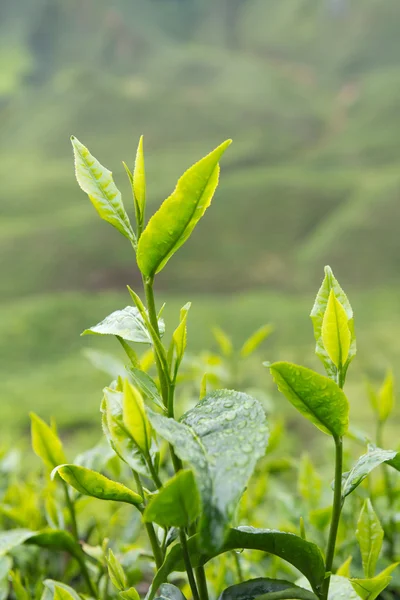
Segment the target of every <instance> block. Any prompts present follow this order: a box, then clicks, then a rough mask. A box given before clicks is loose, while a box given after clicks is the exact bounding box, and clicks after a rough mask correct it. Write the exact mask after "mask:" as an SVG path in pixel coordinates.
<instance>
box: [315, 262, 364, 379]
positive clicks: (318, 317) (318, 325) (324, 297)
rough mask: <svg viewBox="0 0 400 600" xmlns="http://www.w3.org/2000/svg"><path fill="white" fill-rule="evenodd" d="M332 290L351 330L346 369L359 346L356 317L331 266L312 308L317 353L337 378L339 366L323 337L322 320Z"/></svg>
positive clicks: (333, 377) (329, 371)
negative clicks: (355, 326)
mask: <svg viewBox="0 0 400 600" xmlns="http://www.w3.org/2000/svg"><path fill="white" fill-rule="evenodd" d="M331 290H333V291H334V293H335V297H336V298H337V299H338V300H339V302H340V304H341V305H342V306H343V308H344V310H345V312H346V315H347V318H348V327H349V330H350V337H351V339H350V348H349V352H348V357H347V365H346V367H345V369H346V368H347V367H348V365H349V363H350V362H351V360H352V359H353V358H354V356H355V354H356V352H357V347H356V337H355V333H354V319H353V309H352V308H351V305H350V302H349V300H348V298H347V296H346V294H345V293H344V291H343V290H342V288H341V287H340V285H339V283H338V281H337V279H336V278H335V277H334V275H333V273H332V269H331V268H330V267H325V278H324V280H323V282H322V285H321V287H320V289H319V291H318V294H317V297H316V299H315V302H314V306H313V308H312V310H311V314H310V316H311V320H312V322H313V326H314V337H315V340H316V342H317V343H316V347H315V353H316V354H317V355H318V356H319V358H320V359H321V361H322V362H323V364H324V367H325V369H326V372H327V373H328V375H329V377H331V378H332V379H336V377H337V367H336V365H335V364H334V362H333V361H332V360H331V358H330V357H329V355H328V353H327V351H326V349H325V347H324V342H323V339H322V322H323V319H324V315H325V311H326V308H327V306H328V300H329V294H330V292H331Z"/></svg>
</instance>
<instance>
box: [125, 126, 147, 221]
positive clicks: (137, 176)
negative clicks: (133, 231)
mask: <svg viewBox="0 0 400 600" xmlns="http://www.w3.org/2000/svg"><path fill="white" fill-rule="evenodd" d="M122 164H123V165H124V167H125V171H126V173H127V175H128V178H129V181H130V184H131V187H132V194H133V201H134V204H135V213H136V220H137V223H138V225H142V223H143V219H144V211H145V207H146V172H145V168H144V153H143V136H140V139H139V144H138V147H137V151H136V160H135V168H134V169H133V174H132V173H131V172H130V170H129V168H128V166H127V165H126V164H125V163H124V162H123V163H122Z"/></svg>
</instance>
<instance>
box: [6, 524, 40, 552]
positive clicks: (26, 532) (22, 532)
mask: <svg viewBox="0 0 400 600" xmlns="http://www.w3.org/2000/svg"><path fill="white" fill-rule="evenodd" d="M34 533H35V532H34V531H31V530H30V529H10V531H1V532H0V557H1V556H4V555H5V554H8V552H10V550H12V549H13V548H16V547H17V546H20V545H21V544H23V543H24V542H25V540H27V539H28V538H30V537H31V536H32V535H34Z"/></svg>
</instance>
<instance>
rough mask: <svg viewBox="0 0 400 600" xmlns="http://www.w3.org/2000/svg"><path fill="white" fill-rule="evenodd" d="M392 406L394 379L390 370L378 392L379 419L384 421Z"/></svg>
mask: <svg viewBox="0 0 400 600" xmlns="http://www.w3.org/2000/svg"><path fill="white" fill-rule="evenodd" d="M393 407H394V380H393V373H392V371H388V373H387V375H386V377H385V381H384V382H383V384H382V387H381V389H380V390H379V393H378V414H379V419H380V421H382V422H383V421H386V419H387V418H388V417H389V416H390V414H391V412H392V411H393Z"/></svg>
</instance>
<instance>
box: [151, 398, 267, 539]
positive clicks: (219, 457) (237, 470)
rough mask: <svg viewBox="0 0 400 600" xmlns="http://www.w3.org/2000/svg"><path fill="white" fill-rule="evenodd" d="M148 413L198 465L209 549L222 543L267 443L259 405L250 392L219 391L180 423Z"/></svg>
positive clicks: (203, 528) (203, 534)
mask: <svg viewBox="0 0 400 600" xmlns="http://www.w3.org/2000/svg"><path fill="white" fill-rule="evenodd" d="M148 415H149V419H150V421H151V424H152V426H153V427H154V429H155V430H156V432H157V433H158V434H159V435H160V436H161V437H163V438H164V439H166V440H167V441H168V442H169V443H170V444H172V445H173V447H174V450H175V452H176V454H177V456H178V457H179V458H180V459H181V460H183V461H185V462H187V463H189V465H190V466H191V467H192V468H193V471H194V475H195V478H196V482H197V485H198V489H199V492H200V497H201V500H202V507H203V514H202V518H201V525H200V530H201V538H202V544H203V545H204V548H205V549H208V550H210V549H214V550H215V549H217V548H219V547H221V545H222V543H223V541H224V538H225V534H226V532H227V529H228V525H229V523H230V521H231V519H232V517H233V515H234V511H235V507H236V505H237V503H238V501H239V499H240V497H241V494H242V493H243V490H244V488H245V486H246V484H247V481H248V479H249V477H250V475H251V474H252V472H253V469H254V467H255V465H256V462H257V460H258V459H259V458H261V456H263V455H264V453H265V449H266V446H267V442H268V428H267V424H266V419H265V414H264V411H263V409H262V407H261V405H260V403H259V402H258V401H257V400H255V399H254V398H251V397H250V396H248V395H247V394H243V393H240V392H234V391H231V390H218V391H216V392H212V393H210V394H208V395H207V396H205V398H203V400H201V401H200V402H199V404H197V406H195V407H194V408H193V409H192V410H189V411H188V412H187V413H186V414H185V415H184V416H183V417H182V419H181V421H175V420H174V419H168V418H166V417H164V416H162V415H159V414H156V413H154V412H152V411H150V410H148Z"/></svg>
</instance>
